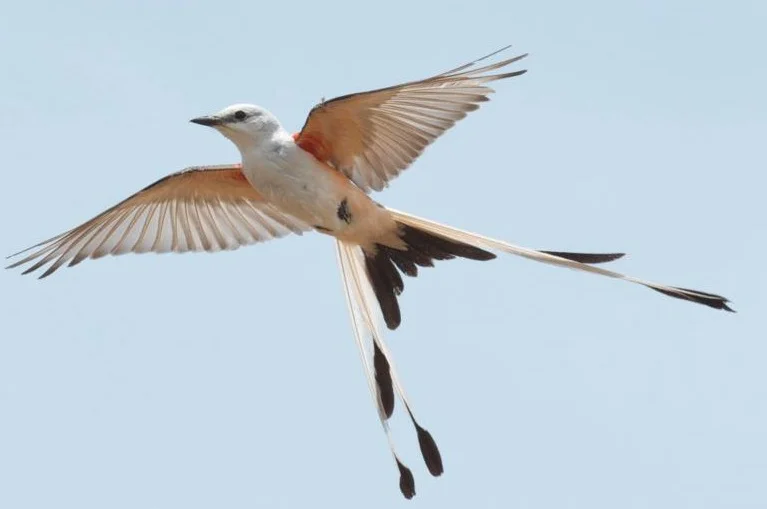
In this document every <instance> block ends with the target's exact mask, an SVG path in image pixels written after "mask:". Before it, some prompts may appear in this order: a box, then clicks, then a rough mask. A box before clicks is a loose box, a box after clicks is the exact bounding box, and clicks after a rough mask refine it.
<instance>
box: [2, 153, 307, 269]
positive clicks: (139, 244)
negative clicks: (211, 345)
mask: <svg viewBox="0 0 767 509" xmlns="http://www.w3.org/2000/svg"><path fill="white" fill-rule="evenodd" d="M309 229H310V228H309V227H308V226H307V225H306V224H304V223H303V222H301V221H299V220H298V219H296V218H294V217H292V216H289V215H287V214H285V213H283V212H280V211H279V210H277V209H276V208H274V207H273V206H272V205H270V204H269V203H267V202H266V201H265V200H264V197H263V196H261V194H260V193H259V192H258V191H257V190H256V189H254V188H253V186H251V184H250V183H249V182H248V181H247V180H246V179H245V175H244V174H243V173H242V169H241V166H240V165H239V164H236V165H235V164H231V165H222V166H207V167H202V166H200V167H191V168H187V169H186V170H183V171H180V172H178V173H174V174H172V175H168V176H167V177H165V178H162V179H160V180H158V181H157V182H155V183H154V184H152V185H150V186H148V187H145V188H144V189H142V190H141V191H139V192H138V193H136V194H134V195H133V196H131V197H130V198H128V199H126V200H123V201H122V202H120V203H118V204H117V205H115V206H114V207H112V208H110V209H108V210H106V211H105V212H102V213H101V214H99V215H98V216H96V217H94V218H93V219H91V220H90V221H88V222H86V223H83V224H82V225H80V226H78V227H76V228H74V229H72V230H69V231H68V232H65V233H62V234H61V235H58V236H56V237H53V238H52V239H48V240H46V241H44V242H41V243H39V244H37V245H35V246H32V247H30V248H28V249H25V250H24V251H21V252H19V253H16V254H14V255H11V257H13V256H17V255H20V254H22V253H26V252H27V251H30V250H34V251H33V252H32V253H31V254H29V255H28V256H26V257H24V258H22V259H20V260H18V261H16V262H14V263H13V264H12V265H10V266H8V267H7V268H13V267H18V266H20V265H24V264H28V263H31V262H33V261H34V262H35V263H34V264H33V265H31V266H30V267H28V268H27V269H26V270H25V271H24V274H28V273H30V272H34V271H36V270H38V269H40V268H42V267H44V266H45V265H47V264H50V266H49V267H48V268H47V269H46V270H45V272H43V274H42V275H41V276H40V277H41V278H43V277H46V276H48V275H50V274H52V273H53V272H55V271H56V270H57V269H58V268H59V267H61V266H62V265H64V264H65V263H69V266H70V267H71V266H73V265H77V264H78V263H80V262H81V261H83V260H84V259H86V258H100V257H102V256H105V255H119V254H124V253H130V252H132V253H146V252H155V253H165V252H170V251H172V252H177V253H183V252H187V251H209V252H210V251H220V250H224V249H237V248H238V247H240V246H244V245H246V244H253V243H256V242H262V241H266V240H270V239H273V238H278V237H283V236H285V235H287V234H289V233H291V232H292V233H297V234H299V235H300V234H301V233H302V232H304V231H307V230H309Z"/></svg>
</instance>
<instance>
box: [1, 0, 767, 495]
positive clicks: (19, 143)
mask: <svg viewBox="0 0 767 509" xmlns="http://www.w3.org/2000/svg"><path fill="white" fill-rule="evenodd" d="M766 24H767V6H766V4H765V3H764V2H760V1H757V0H754V1H751V2H747V1H731V2H726V3H725V2H710V1H704V2H697V1H664V2H660V1H656V2H609V1H596V0H584V1H581V2H576V3H574V2H564V1H543V2H532V1H528V2H516V1H511V2H510V1H497V2H484V1H472V2H461V3H458V4H451V3H449V2H439V3H436V2H435V3H433V4H432V5H430V6H427V5H426V3H418V2H414V1H412V0H411V1H406V2H394V1H387V2H380V3H376V4H366V3H364V2H329V1H324V2H311V3H309V2H306V3H304V2H300V1H290V2H257V1H253V0H250V1H243V2H202V1H197V2H150V1H138V2H121V3H117V2H109V3H108V2H102V1H82V0H77V1H76V0H73V1H69V2H52V1H49V2H34V1H30V2H9V1H5V2H3V4H2V17H1V18H0V47H2V48H3V50H2V52H0V69H2V77H0V139H2V162H3V167H4V171H3V173H2V174H3V178H4V182H5V185H3V186H2V187H0V196H1V197H2V199H0V207H2V209H1V210H2V213H0V224H1V226H2V233H3V234H2V236H1V237H0V253H3V254H10V253H12V252H14V251H16V250H18V249H21V248H24V247H26V246H28V245H30V244H32V243H34V242H37V241H39V240H42V239H44V238H47V237H49V236H51V235H54V234H56V233H59V232H60V231H62V230H65V229H68V228H70V227H72V226H75V225H77V224H79V223H80V222H82V221H83V220H85V219H87V218H89V217H91V216H92V215H94V214H96V213H98V212H100V211H102V210H103V209H105V208H106V207H108V206H110V205H112V204H113V203H115V202H117V201H118V200H121V199H122V198H124V197H126V196H128V195H129V194H131V193H133V192H134V191H136V190H137V189H139V188H141V187H143V186H145V185H146V184H149V183H151V182H153V181H154V180H156V179H157V178H159V177H161V176H163V175H165V174H167V173H171V172H174V171H177V170H180V169H182V168H184V167H186V166H189V165H198V164H213V163H224V162H232V161H236V160H237V152H236V149H235V148H234V146H233V145H232V144H231V143H229V142H228V141H226V140H225V139H223V138H222V137H221V136H219V135H218V134H216V133H215V132H212V131H211V130H209V129H204V128H201V127H199V126H195V125H192V124H189V123H188V122H187V120H188V119H190V118H192V117H194V116H198V115H200V114H205V113H210V112H213V111H215V110H218V109H219V108H221V107H224V106H226V105H228V104H231V103H234V102H241V101H245V102H253V103H257V104H261V105H263V106H265V107H267V108H268V109H270V110H271V111H273V112H274V113H275V114H276V115H277V116H278V117H279V118H280V119H281V120H282V121H283V123H284V124H285V125H286V126H288V127H289V128H291V129H298V128H300V126H301V125H302V123H303V121H304V117H305V115H306V113H307V112H308V110H309V108H310V107H311V106H312V105H313V104H314V103H315V102H317V101H318V100H319V99H320V98H321V97H323V96H325V97H328V98H329V97H333V96H335V95H339V94H345V93H349V92H354V91H359V90H364V89H368V88H373V87H380V86H386V85H390V84H394V83H398V82H401V81H404V80H410V79H415V78H420V77H425V76H427V75H429V74H431V73H434V72H437V71H442V70H445V69H448V68H450V67H453V66H455V65H458V64H460V63H462V62H464V61H467V60H469V59H471V58H474V57H477V56H480V55H482V54H484V53H487V52H489V51H492V50H494V49H496V48H498V47H500V46H503V45H505V44H513V45H514V49H513V51H515V52H530V54H531V56H530V57H529V58H528V59H527V60H525V61H524V67H526V68H527V69H529V71H530V72H528V73H527V74H526V75H524V76H522V77H520V78H515V79H514V80H510V81H506V82H502V83H498V84H497V86H496V87H495V88H496V89H497V91H498V93H497V94H496V95H494V96H493V100H492V101H491V102H490V103H488V104H487V105H485V106H484V107H483V108H482V109H481V110H480V111H478V112H476V113H475V114H473V115H472V116H471V117H470V118H468V119H466V120H465V121H463V122H462V123H461V124H460V125H459V126H458V127H456V128H455V129H454V130H452V131H450V132H449V133H447V134H446V135H445V136H444V137H443V138H442V139H440V140H439V141H438V142H437V143H436V144H435V145H434V146H432V147H431V148H429V149H428V150H427V152H426V153H425V155H424V156H423V157H422V158H421V159H420V160H418V161H417V163H416V164H415V165H414V167H412V168H411V169H410V170H408V171H407V172H406V173H405V174H404V175H402V176H401V177H400V178H398V179H397V180H395V181H394V182H393V185H392V186H391V188H390V189H389V190H387V191H386V192H385V193H383V194H380V195H378V196H377V199H379V200H380V201H382V202H384V203H386V204H388V205H390V206H393V207H396V208H400V209H404V210H408V211H411V212H413V213H415V214H418V215H423V216H426V217H430V218H433V219H437V220H440V221H444V222H448V223H450V224H454V225H456V226H459V227H463V228H467V229H471V230H475V231H479V232H482V233H485V234H488V235H491V236H495V237H498V238H502V239H506V240H510V241H513V242H518V243H521V244H524V245H528V246H532V247H540V248H548V249H558V250H584V251H589V250H594V251H615V250H618V251H625V252H627V253H629V256H628V257H627V258H626V259H624V260H621V261H620V262H618V263H615V264H614V265H613V266H614V267H615V268H616V269H617V270H625V271H627V272H629V273H631V274H634V275H637V276H640V277H646V278H649V279H652V280H656V281H661V282H667V283H671V284H677V285H681V286H687V287H692V288H699V289H701V290H708V291H713V292H718V293H721V294H723V295H726V296H728V297H730V298H731V299H732V300H733V306H734V307H735V308H736V309H737V310H738V311H739V313H738V314H736V315H732V314H727V313H722V312H717V311H714V310H711V309H708V308H704V307H702V306H696V305H693V304H688V303H685V302H680V301H675V300H672V299H668V298H664V297H663V296H661V295H659V294H656V293H654V292H651V291H648V290H645V289H642V288H639V287H632V286H631V285H627V284H623V283H620V282H617V281H611V280H605V279H601V278H598V277H594V276H590V275H584V274H578V273H574V272H571V271H567V270H563V269H558V268H553V267H548V266H539V265H536V264H534V263H532V262H528V261H526V260H520V259H514V258H510V257H505V256H503V257H500V258H499V259H498V260H496V261H494V262H489V263H472V262H468V261H454V262H444V263H440V264H439V265H438V267H437V268H435V269H430V270H424V271H422V276H421V277H419V278H418V279H417V280H408V281H407V282H406V284H407V291H406V292H405V294H404V296H403V299H402V301H403V325H402V327H401V328H400V329H399V330H397V331H396V332H395V333H390V334H388V340H389V343H390V346H391V348H392V350H393V351H394V354H395V356H396V360H397V361H398V365H399V369H400V371H401V374H402V376H403V378H404V382H405V384H406V387H407V389H408V391H409V393H410V397H411V399H412V400H413V404H414V407H415V409H416V412H417V414H418V415H419V417H420V420H421V421H422V422H423V424H424V425H425V426H426V427H428V428H429V429H430V430H431V431H432V433H433V434H434V436H435V437H436V439H437V441H438V443H439V444H440V446H441V449H442V453H443V457H444V461H445V469H446V473H445V475H444V476H443V477H442V478H439V479H434V478H431V477H430V476H429V475H428V473H427V471H426V469H425V467H424V465H423V464H422V461H421V459H420V456H419V454H418V449H417V445H416V440H415V436H414V434H413V433H412V431H411V429H410V427H409V426H408V425H407V424H406V422H404V421H403V420H395V423H394V425H395V439H396V441H397V444H398V446H399V448H400V450H401V452H402V456H403V457H404V459H405V460H406V462H407V463H408V464H409V465H410V467H411V468H412V469H413V472H414V474H415V476H416V483H417V489H418V495H417V497H416V499H415V500H414V501H411V502H406V501H405V500H404V499H402V497H401V495H400V493H399V490H398V488H397V473H396V469H395V468H394V466H393V465H392V462H391V458H390V457H389V455H388V454H389V453H388V452H387V448H386V442H385V439H384V437H383V434H382V433H381V430H380V426H379V425H378V423H377V422H376V415H375V411H374V409H373V406H372V404H371V401H370V400H369V395H368V393H367V387H366V385H365V381H364V378H363V374H362V368H361V366H360V364H359V361H358V357H357V352H356V351H355V346H354V342H353V339H352V333H351V329H350V325H349V317H348V316H347V312H346V308H345V304H344V300H343V294H342V290H341V283H340V280H339V275H338V270H337V268H336V264H335V263H336V262H335V254H334V248H333V245H332V242H331V241H330V240H329V239H328V238H327V237H324V236H321V235H316V234H313V235H306V236H304V237H296V238H290V239H285V240H281V241H277V242H273V243H268V244H263V245H259V246H255V247H250V248H247V249H243V250H240V251H236V252H230V253H219V254H216V255H207V254H197V255H184V256H181V255H163V256H156V255H142V256H135V255H129V256H123V257H119V258H109V259H103V260H100V261H98V262H88V263H83V264H82V265H80V266H78V267H77V268H75V269H67V270H62V271H61V272H59V273H57V274H56V275H55V276H54V277H51V278H50V279H47V280H45V281H42V282H41V281H37V280H36V279H34V278H31V277H21V276H20V275H19V274H18V271H13V272H12V271H5V272H2V273H0V299H1V301H0V314H1V319H0V327H1V329H0V331H1V332H0V507H2V508H8V509H26V508H41V509H42V508H46V509H49V508H52V507H55V508H59V509H61V508H77V509H90V508H94V509H95V508H99V509H103V508H110V509H122V508H125V509H135V508H175V507H179V508H185V509H197V508H213V507H216V508H219V507H222V508H223V507H226V508H239V507H317V506H319V507H339V508H359V507H366V508H379V507H380V508H384V507H386V508H390V507H399V506H402V507H405V506H406V505H407V504H410V506H412V507H415V506H418V507H423V508H445V507H456V508H466V507H503V508H517V507H519V508H557V509H560V508H588V509H597V508H605V509H608V508H610V509H612V508H616V507H620V508H622V509H625V508H675V509H676V508H688V507H689V508H696V509H702V508H764V507H767V482H765V480H767V437H766V435H765V433H766V432H765V430H767V374H765V368H764V365H765V362H766V361H767V334H766V333H765V332H767V327H765V323H766V321H765V318H764V314H765V309H767V298H766V297H765V292H764V288H765V285H767V271H765V269H764V256H765V252H767V241H765V233H766V232H767V214H765V212H766V210H765V209H766V208H767V207H765V205H764V198H763V196H764V190H765V186H767V180H766V179H765V177H764V172H765V168H766V166H767V165H765V160H766V159H767V157H765V145H764V144H765V134H766V133H767V120H766V119H767V100H766V99H765V93H764V91H765V90H767V67H765V63H764V62H765V56H764V50H765V48H767V36H765V31H764V27H765V25H766Z"/></svg>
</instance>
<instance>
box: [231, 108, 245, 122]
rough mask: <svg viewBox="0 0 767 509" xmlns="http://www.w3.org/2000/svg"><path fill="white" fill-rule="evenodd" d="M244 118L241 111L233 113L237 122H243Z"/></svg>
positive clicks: (243, 113)
mask: <svg viewBox="0 0 767 509" xmlns="http://www.w3.org/2000/svg"><path fill="white" fill-rule="evenodd" d="M246 116H247V115H245V112H244V111H242V110H237V111H235V112H234V118H236V119H237V120H245V117H246Z"/></svg>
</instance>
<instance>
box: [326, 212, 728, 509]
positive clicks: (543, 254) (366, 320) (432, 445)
mask: <svg viewBox="0 0 767 509" xmlns="http://www.w3.org/2000/svg"><path fill="white" fill-rule="evenodd" d="M390 212H391V213H392V214H393V216H394V218H395V219H396V220H397V222H398V223H399V224H400V232H401V233H400V237H401V238H402V240H403V241H404V244H405V248H404V249H393V248H390V247H387V246H376V248H375V250H374V251H372V250H371V251H364V250H362V249H360V248H359V247H358V246H356V245H351V244H347V243H344V242H342V241H336V246H337V250H338V260H339V265H340V268H341V277H342V279H343V283H344V290H345V294H346V298H347V303H348V305H349V310H350V316H351V320H352V326H353V329H354V337H355V340H356V342H357V346H358V347H359V351H360V355H361V357H362V362H363V366H364V369H365V376H366V378H367V381H368V385H369V387H370V391H371V395H372V396H373V400H374V401H375V404H376V408H377V410H378V417H379V419H380V421H381V425H382V426H383V428H384V431H385V432H386V436H387V439H388V441H389V448H390V450H391V453H392V456H393V458H394V461H395V463H396V465H397V468H398V470H399V475H400V479H399V485H400V490H401V491H402V494H403V495H404V496H405V497H406V498H412V497H413V496H414V495H415V480H414V477H413V473H412V472H411V470H410V469H409V468H408V467H407V466H405V464H404V463H403V462H402V460H401V459H400V457H399V456H398V455H397V453H396V452H395V449H394V442H393V440H392V437H391V432H390V431H389V423H388V420H389V418H390V417H391V416H392V414H393V412H394V405H395V399H397V398H398V399H399V400H400V401H401V402H402V403H403V405H404V407H405V410H406V412H407V414H408V416H409V417H410V420H411V422H412V423H413V425H414V427H415V429H416V434H417V436H418V444H419V446H420V449H421V455H422V456H423V459H424V462H425V463H426V466H427V468H428V470H429V472H430V473H431V474H432V475H434V476H439V475H441V474H442V472H443V466H442V457H441V455H440V452H439V449H438V448H437V444H436V442H435V441H434V438H433V437H432V435H431V433H429V432H428V431H427V430H426V429H425V428H424V427H422V426H421V425H420V424H419V423H418V422H417V421H416V419H415V416H414V414H413V410H412V406H411V404H410V402H409V401H408V399H407V396H406V395H405V391H404V389H403V387H402V384H401V382H400V381H399V377H398V375H397V372H396V369H395V366H394V361H393V360H392V358H391V354H390V352H389V350H388V349H387V348H386V344H385V343H384V340H383V334H382V333H381V331H380V330H379V329H378V321H377V320H376V317H377V316H378V315H377V314H376V308H377V307H378V308H380V309H381V311H382V314H383V316H384V320H385V322H386V324H387V326H388V327H389V328H392V329H393V328H396V326H397V325H399V323H400V312H399V306H398V304H397V295H399V294H400V293H401V292H402V290H403V289H404V284H403V281H402V277H401V275H400V273H399V272H398V271H400V272H402V273H403V274H406V275H408V276H412V277H414V276H416V275H418V267H431V266H432V265H433V260H446V259H450V258H455V257H461V258H469V259H473V260H491V259H493V258H495V255H494V254H493V253H491V252H490V251H488V250H497V251H502V252H506V253H510V254H515V255H519V256H523V257H525V258H530V259H532V260H536V261H540V262H544V263H548V264H552V265H559V266H563V267H569V268H572V269H577V270H582V271H585V272H592V273H594V274H601V275H603V276H608V277H612V278H616V279H623V280H626V281H629V282H632V283H637V284H641V285H643V286H646V287H648V288H651V289H653V290H655V291H657V292H660V293H663V294H665V295H669V296H671V297H675V298H678V299H684V300H689V301H692V302H697V303H699V304H704V305H706V306H710V307H713V308H716V309H724V310H726V311H733V310H732V309H731V308H730V307H729V306H728V305H727V302H728V301H727V299H725V298H724V297H721V296H719V295H714V294H711V293H705V292H699V291H696V290H688V289H686V288H677V287H674V286H666V285H660V284H657V283H651V282H648V281H642V280H639V279H636V278H633V277H629V276H625V275H623V274H620V273H617V272H613V271H609V270H605V269H602V268H600V267H594V266H592V265H591V264H596V263H604V262H610V261H613V260H616V259H618V258H620V257H621V256H623V254H622V253H605V254H591V253H569V252H561V251H538V250H533V249H528V248H523V247H518V246H514V245H512V244H509V243H506V242H502V241H499V240H494V239H491V238H488V237H484V236H481V235H477V234H475V233H470V232H466V231H463V230H459V229H457V228H452V227H449V226H445V225H442V224H439V223H435V222H432V221H428V220H426V219H422V218H419V217H415V216H411V215H409V214H405V213H402V212H398V211H394V210H390ZM376 304H378V305H376Z"/></svg>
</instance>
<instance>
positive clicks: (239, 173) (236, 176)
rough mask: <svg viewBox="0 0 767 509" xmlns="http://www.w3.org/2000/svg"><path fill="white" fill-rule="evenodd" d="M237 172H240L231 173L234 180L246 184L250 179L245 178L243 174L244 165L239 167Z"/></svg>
mask: <svg viewBox="0 0 767 509" xmlns="http://www.w3.org/2000/svg"><path fill="white" fill-rule="evenodd" d="M237 170H238V171H233V172H232V173H231V177H232V180H237V181H239V182H246V181H247V180H248V179H247V178H245V174H244V173H243V172H242V165H241V164H238V165H237Z"/></svg>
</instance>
